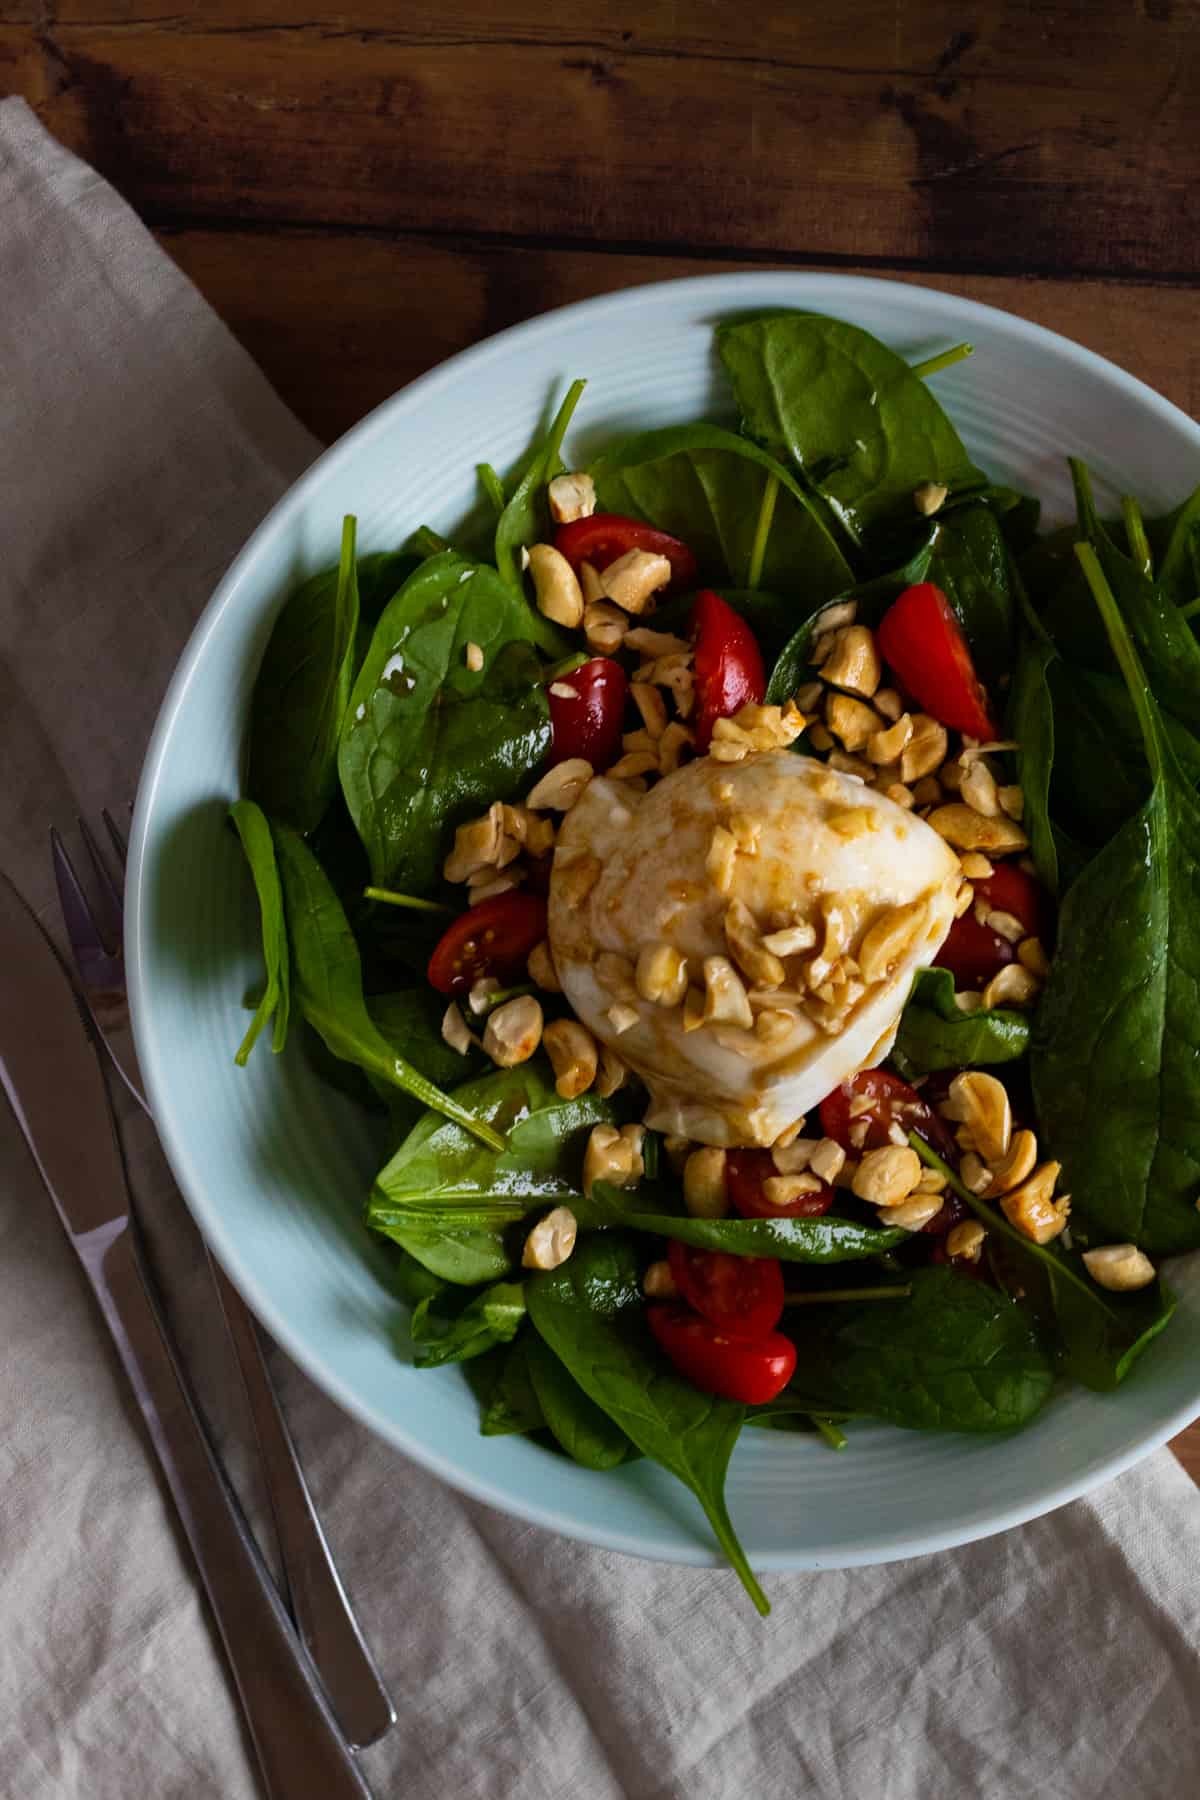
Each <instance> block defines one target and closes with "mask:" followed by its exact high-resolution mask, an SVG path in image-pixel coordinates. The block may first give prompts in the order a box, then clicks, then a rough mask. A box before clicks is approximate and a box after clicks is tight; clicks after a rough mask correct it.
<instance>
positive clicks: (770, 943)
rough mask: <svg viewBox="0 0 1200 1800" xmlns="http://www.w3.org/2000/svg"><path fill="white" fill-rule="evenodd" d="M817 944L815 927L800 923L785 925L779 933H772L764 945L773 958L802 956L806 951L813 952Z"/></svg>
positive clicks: (764, 940) (766, 938) (765, 939)
mask: <svg viewBox="0 0 1200 1800" xmlns="http://www.w3.org/2000/svg"><path fill="white" fill-rule="evenodd" d="M816 942H817V931H816V926H815V925H809V924H807V923H804V922H802V923H800V924H798V925H785V926H783V927H782V928H781V929H780V930H779V931H772V932H770V933H769V934H768V935H767V936H766V937H765V938H764V939H763V943H764V944H765V945H766V947H767V949H768V950H769V951H770V952H771V953H772V955H773V956H800V955H802V954H803V952H804V951H805V950H812V949H813V948H814V947H815V945H816Z"/></svg>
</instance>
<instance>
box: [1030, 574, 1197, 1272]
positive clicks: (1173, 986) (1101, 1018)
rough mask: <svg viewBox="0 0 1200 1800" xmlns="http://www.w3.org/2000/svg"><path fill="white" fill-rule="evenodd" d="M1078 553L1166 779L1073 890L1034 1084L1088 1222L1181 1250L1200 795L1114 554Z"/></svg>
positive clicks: (1192, 1099) (1188, 1190)
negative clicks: (1117, 592) (1145, 664)
mask: <svg viewBox="0 0 1200 1800" xmlns="http://www.w3.org/2000/svg"><path fill="white" fill-rule="evenodd" d="M1079 558H1080V564H1081V566H1082V567H1083V569H1084V571H1085V573H1086V575H1087V578H1088V581H1089V584H1090V585H1091V587H1092V591H1093V593H1094V595H1095V599H1096V603H1097V606H1098V607H1099V609H1100V613H1101V617H1102V618H1103V621H1104V625H1105V629H1106V630H1107V632H1108V635H1109V639H1110V641H1111V643H1112V647H1113V652H1114V654H1115V656H1116V657H1117V660H1118V663H1119V664H1120V667H1121V670H1122V673H1123V675H1124V677H1125V680H1126V683H1127V685H1128V688H1129V693H1130V697H1131V699H1132V701H1133V704H1134V707H1135V709H1136V712H1137V715H1138V720H1139V724H1140V726H1141V730H1142V733H1143V738H1144V746H1145V754H1146V758H1147V761H1148V763H1149V766H1150V771H1151V777H1152V787H1151V792H1150V797H1149V799H1148V800H1147V801H1146V802H1145V804H1144V805H1143V806H1142V807H1141V808H1140V809H1139V810H1138V811H1137V812H1136V813H1135V814H1134V816H1133V818H1132V819H1130V820H1129V822H1128V823H1127V824H1126V825H1124V826H1122V828H1121V830H1120V831H1119V832H1118V833H1117V835H1116V836H1115V837H1114V838H1112V839H1111V840H1110V842H1109V843H1108V844H1106V845H1105V846H1104V847H1103V849H1101V850H1100V851H1098V852H1097V854H1096V855H1095V857H1093V859H1092V861H1091V862H1090V863H1089V864H1088V865H1087V867H1086V868H1085V869H1084V871H1083V873H1082V874H1081V875H1080V876H1079V877H1078V879H1077V880H1076V881H1075V883H1074V884H1073V886H1072V888H1071V890H1070V892H1069V893H1068V894H1067V897H1066V900H1065V901H1064V903H1063V909H1062V914H1061V917H1060V920H1059V937H1058V947H1057V951H1056V954H1055V958H1054V962H1053V964H1052V965H1051V971H1050V978H1049V980H1048V982H1047V984H1046V988H1045V991H1044V993H1043V997H1042V1003H1041V1007H1040V1008H1039V1014H1038V1020H1037V1024H1036V1026H1035V1030H1034V1040H1033V1055H1032V1077H1033V1088H1034V1098H1035V1100H1036V1102H1037V1111H1038V1117H1039V1119H1040V1120H1041V1122H1042V1124H1043V1126H1044V1128H1045V1130H1046V1134H1047V1136H1048V1138H1049V1140H1050V1142H1051V1143H1053V1144H1054V1145H1055V1146H1056V1148H1058V1149H1059V1150H1060V1153H1061V1155H1062V1156H1063V1159H1064V1162H1065V1165H1066V1169H1067V1175H1068V1179H1069V1184H1070V1186H1071V1188H1072V1190H1073V1192H1074V1194H1075V1195H1076V1202H1075V1204H1076V1210H1077V1213H1078V1214H1079V1216H1080V1218H1081V1222H1083V1223H1085V1225H1086V1228H1087V1229H1088V1231H1089V1233H1091V1232H1096V1233H1098V1234H1100V1235H1101V1236H1103V1237H1107V1238H1109V1239H1119V1240H1122V1241H1124V1240H1128V1241H1129V1242H1132V1243H1136V1244H1140V1245H1141V1247H1142V1248H1143V1249H1145V1250H1149V1251H1157V1252H1159V1253H1160V1254H1170V1253H1171V1252H1173V1251H1181V1250H1187V1249H1192V1248H1195V1247H1196V1246H1197V1245H1200V1212H1197V1210H1196V1206H1195V1196H1196V1192H1197V1187H1198V1185H1200V1014H1198V1013H1197V1007H1196V994H1197V988H1198V985H1200V916H1198V914H1197V910H1196V893H1197V885H1198V882H1200V802H1198V801H1197V798H1196V795H1195V793H1194V792H1193V790H1192V788H1191V787H1190V785H1189V784H1188V782H1187V780H1186V779H1185V777H1184V775H1183V773H1182V771H1181V770H1180V767H1179V763H1178V759H1177V758H1176V756H1175V754H1174V751H1173V750H1172V749H1171V746H1170V743H1169V741H1168V738H1167V735H1166V732H1165V730H1164V728H1163V723H1162V718H1161V715H1160V713H1159V709H1158V706H1157V703H1156V701H1155V698H1154V695H1153V694H1152V693H1151V691H1150V688H1149V686H1148V685H1147V682H1146V677H1145V673H1144V671H1143V668H1142V664H1141V660H1140V658H1139V656H1138V653H1137V651H1136V649H1135V648H1134V645H1133V641H1132V638H1131V635H1130V632H1129V630H1128V629H1127V628H1126V624H1125V620H1124V618H1123V617H1122V614H1121V611H1120V609H1119V608H1118V605H1117V602H1116V600H1115V598H1114V596H1113V592H1112V589H1111V587H1110V586H1109V584H1108V582H1107V581H1106V580H1105V577H1104V573H1103V570H1102V568H1101V564H1100V561H1099V559H1098V557H1097V555H1096V553H1095V551H1094V550H1093V549H1092V548H1091V547H1090V546H1089V545H1081V546H1080V548H1079Z"/></svg>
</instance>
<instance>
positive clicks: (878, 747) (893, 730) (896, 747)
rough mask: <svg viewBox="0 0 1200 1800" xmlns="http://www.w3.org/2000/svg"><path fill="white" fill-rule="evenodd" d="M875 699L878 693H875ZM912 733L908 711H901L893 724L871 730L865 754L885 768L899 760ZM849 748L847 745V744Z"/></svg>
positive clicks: (878, 765) (877, 764)
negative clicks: (885, 728) (880, 729)
mask: <svg viewBox="0 0 1200 1800" xmlns="http://www.w3.org/2000/svg"><path fill="white" fill-rule="evenodd" d="M875 698H876V700H878V698H879V695H878V694H876V696H875ZM912 734H913V722H912V718H911V716H910V715H909V714H908V713H901V714H900V717H899V718H898V719H897V720H896V722H895V724H894V725H889V726H888V728H887V730H886V731H873V732H872V733H871V736H870V738H869V739H868V741H867V756H868V758H869V759H870V761H871V762H873V763H875V764H876V766H877V767H879V768H886V767H887V765H888V764H889V763H894V762H899V760H900V758H901V756H902V755H903V754H904V752H905V750H907V748H908V743H909V739H910V738H911V737H912ZM847 748H849V746H847Z"/></svg>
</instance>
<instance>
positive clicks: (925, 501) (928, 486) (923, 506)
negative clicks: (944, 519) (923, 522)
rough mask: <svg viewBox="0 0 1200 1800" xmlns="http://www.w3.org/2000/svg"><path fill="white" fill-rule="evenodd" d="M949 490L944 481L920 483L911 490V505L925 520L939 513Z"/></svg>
mask: <svg viewBox="0 0 1200 1800" xmlns="http://www.w3.org/2000/svg"><path fill="white" fill-rule="evenodd" d="M949 492H950V489H949V488H948V487H947V486H946V484H945V482H944V481H922V482H919V483H918V484H917V486H916V487H915V488H914V489H913V505H914V506H915V507H916V509H917V511H918V512H919V513H921V514H922V515H923V517H925V518H926V519H931V518H932V517H933V515H934V513H935V512H940V511H941V510H942V507H943V506H944V505H945V504H946V497H947V495H948V494H949Z"/></svg>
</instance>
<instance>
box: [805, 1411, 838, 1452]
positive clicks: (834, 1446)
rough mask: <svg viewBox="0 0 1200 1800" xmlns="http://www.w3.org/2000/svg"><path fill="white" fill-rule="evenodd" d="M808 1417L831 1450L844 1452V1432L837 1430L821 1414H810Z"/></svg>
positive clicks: (829, 1420) (831, 1422) (832, 1423)
mask: <svg viewBox="0 0 1200 1800" xmlns="http://www.w3.org/2000/svg"><path fill="white" fill-rule="evenodd" d="M808 1416H809V1418H810V1419H811V1420H812V1422H813V1424H814V1425H815V1426H816V1428H817V1430H818V1431H819V1432H820V1434H821V1436H822V1437H823V1438H824V1439H825V1442H826V1443H827V1444H828V1445H829V1448H830V1449H831V1450H844V1449H845V1448H846V1443H847V1438H846V1434H845V1432H844V1431H841V1430H839V1428H838V1427H837V1426H836V1425H835V1424H834V1422H833V1420H832V1419H827V1418H825V1417H824V1415H823V1414H821V1413H810V1414H809V1415H808Z"/></svg>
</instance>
